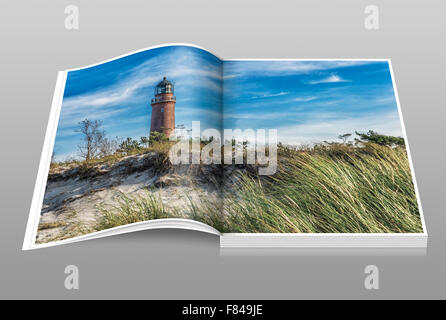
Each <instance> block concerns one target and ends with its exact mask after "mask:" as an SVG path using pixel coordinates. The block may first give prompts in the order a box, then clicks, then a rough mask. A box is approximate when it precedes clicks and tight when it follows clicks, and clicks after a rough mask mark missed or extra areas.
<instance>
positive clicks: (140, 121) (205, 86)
mask: <svg viewBox="0 0 446 320" xmlns="http://www.w3.org/2000/svg"><path fill="white" fill-rule="evenodd" d="M164 76H166V77H167V79H168V80H171V81H172V82H174V84H175V96H176V98H177V103H176V106H175V115H176V119H175V122H176V125H179V124H184V125H185V126H186V127H189V128H190V127H191V123H192V121H193V120H194V121H195V120H199V121H200V122H201V127H202V129H206V128H220V127H221V123H222V119H221V108H222V98H221V95H222V85H221V81H222V66H221V61H220V60H219V59H217V58H216V57H215V56H213V55H212V54H210V53H208V52H206V51H204V50H201V49H198V48H194V47H187V46H174V47H161V48H157V49H153V50H148V51H143V52H140V53H136V54H132V55H129V56H126V57H123V58H120V59H117V60H114V61H111V62H108V63H105V64H101V65H98V66H95V67H91V68H86V69H82V70H77V71H70V72H69V73H68V76H67V82H66V88H65V93H64V98H63V102H62V108H61V114H60V118H59V125H58V129H57V135H56V141H55V145H54V152H55V156H56V160H58V161H61V160H65V159H68V158H75V157H77V152H78V147H77V146H78V144H79V143H80V141H81V139H82V136H81V134H80V133H79V132H77V128H78V123H79V122H80V121H82V120H84V119H86V118H88V119H91V120H95V119H97V120H102V121H103V127H102V128H103V129H104V130H105V131H106V133H107V136H108V137H110V138H115V137H117V136H118V137H121V138H126V137H132V138H139V137H141V136H147V135H148V134H149V132H150V118H151V106H150V101H151V99H152V98H153V91H154V87H155V86H156V84H157V83H158V82H160V81H161V80H162V78H163V77H164Z"/></svg>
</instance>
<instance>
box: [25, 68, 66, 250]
mask: <svg viewBox="0 0 446 320" xmlns="http://www.w3.org/2000/svg"><path fill="white" fill-rule="evenodd" d="M66 80H67V72H65V71H60V72H58V74H57V81H56V88H55V89H54V95H53V103H52V105H51V110H50V116H49V120H48V125H47V128H46V134H45V140H44V142H43V149H42V154H41V156H40V163H39V171H38V173H37V179H36V184H35V186H34V194H33V199H32V202H31V208H30V212H29V217H28V223H27V225H26V233H25V239H24V240H23V246H22V250H27V249H31V247H32V246H33V245H34V242H35V239H36V234H37V228H38V225H39V220H40V211H41V210H42V204H43V197H44V195H45V187H46V182H47V179H48V171H49V169H50V163H51V153H52V151H53V146H54V141H55V140H56V132H57V124H58V122H59V115H60V109H61V106H62V100H63V95H64V91H65V82H66Z"/></svg>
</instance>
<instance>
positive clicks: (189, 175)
mask: <svg viewBox="0 0 446 320" xmlns="http://www.w3.org/2000/svg"><path fill="white" fill-rule="evenodd" d="M221 66H222V64H221V61H220V60H219V59H218V58H217V57H215V56H214V55H212V54H211V53H209V52H207V51H205V50H203V49H201V48H198V47H194V46H186V45H171V46H162V47H157V48H153V49H147V50H142V51H139V52H137V53H132V54H129V55H125V56H123V57H119V58H116V59H112V60H110V61H106V62H103V63H99V64H96V65H93V66H90V67H86V68H81V69H74V70H69V71H68V72H66V73H64V74H65V77H66V81H65V86H64V88H62V94H63V97H61V103H60V105H59V106H58V112H60V114H59V116H58V119H57V117H56V116H55V115H54V114H52V116H53V117H54V118H55V119H56V121H55V125H56V126H57V130H56V134H55V139H54V138H53V139H54V141H51V142H50V143H49V144H48V145H54V146H53V148H52V150H51V151H50V150H44V153H45V152H50V153H51V159H48V164H47V165H46V164H45V165H43V167H44V168H46V169H45V170H47V172H45V174H44V176H45V178H44V179H43V178H42V179H41V180H39V181H38V183H37V185H38V187H36V188H42V190H45V192H44V196H43V202H42V203H41V204H40V205H38V206H37V207H38V209H36V211H37V212H32V213H31V214H36V215H38V224H37V225H36V227H35V230H33V232H35V239H34V243H33V244H35V245H45V244H52V243H57V242H60V241H63V240H70V239H77V238H79V237H85V236H86V235H96V234H97V233H98V234H104V232H105V231H106V230H107V234H108V233H109V232H108V231H109V230H114V228H121V229H120V230H123V229H122V226H125V225H131V224H136V223H140V222H143V221H150V220H157V219H175V220H172V221H173V223H169V224H167V225H168V226H178V225H181V220H178V219H188V220H194V221H198V222H203V223H206V222H208V221H211V220H212V219H213V218H212V214H211V215H204V214H203V213H204V212H205V211H206V212H208V211H209V210H212V212H213V213H214V215H215V216H218V214H217V213H219V212H220V207H221V192H220V183H221V165H219V164H215V165H214V164H212V163H211V164H210V165H206V166H202V165H201V164H200V162H198V163H195V162H193V154H192V149H193V148H198V150H199V151H200V149H201V145H200V140H199V138H200V137H201V136H202V135H203V138H204V139H208V140H209V141H212V140H213V134H214V133H215V132H219V131H221V124H222V120H221V111H222V100H221V97H222V92H221V91H222V85H221V81H222V67H221ZM56 104H57V103H56ZM56 109H57V108H56ZM50 126H51V124H50V125H49V126H48V130H51V128H50ZM215 138H216V141H218V139H217V138H218V137H215ZM50 139H51V138H50ZM194 139H195V140H194ZM192 141H193V143H192ZM47 148H48V146H47ZM170 153H172V154H170ZM175 161H177V162H178V161H179V163H174V162H175ZM45 182H46V184H45ZM172 221H171V222H172ZM210 225H212V223H210ZM157 226H159V224H157ZM187 228H191V227H190V225H189V224H187ZM125 230H127V229H125ZM24 247H25V246H24Z"/></svg>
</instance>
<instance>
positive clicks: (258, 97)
mask: <svg viewBox="0 0 446 320" xmlns="http://www.w3.org/2000/svg"><path fill="white" fill-rule="evenodd" d="M289 94H290V92H278V93H267V94H263V95H261V96H254V97H252V98H253V99H262V98H272V97H280V96H286V95H289Z"/></svg>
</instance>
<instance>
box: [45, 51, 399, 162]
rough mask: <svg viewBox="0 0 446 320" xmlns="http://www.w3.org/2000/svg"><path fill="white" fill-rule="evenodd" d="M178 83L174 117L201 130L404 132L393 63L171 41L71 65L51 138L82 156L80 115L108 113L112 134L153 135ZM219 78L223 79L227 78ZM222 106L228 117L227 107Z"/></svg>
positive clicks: (68, 154) (59, 149)
mask: <svg viewBox="0 0 446 320" xmlns="http://www.w3.org/2000/svg"><path fill="white" fill-rule="evenodd" d="M164 76H166V77H167V79H169V80H171V81H173V82H174V84H175V96H176V98H177V103H176V107H175V116H176V124H177V125H178V124H184V125H185V126H186V127H187V128H190V127H191V126H192V121H200V122H201V130H204V129H206V128H216V129H222V128H221V127H222V124H223V126H224V128H231V129H235V128H240V129H247V128H252V129H260V128H261V129H277V130H278V138H279V141H282V142H284V143H292V144H311V143H316V142H320V141H324V140H329V141H333V140H337V136H338V135H339V134H343V133H354V131H355V130H356V131H368V130H375V131H378V132H379V133H383V134H390V135H397V136H402V131H401V125H400V121H399V116H398V109H397V105H396V100H395V95H394V92H393V87H392V80H391V75H390V70H389V66H388V63H387V62H371V61H286V60H282V61H225V62H224V63H223V64H222V62H221V61H220V60H219V59H218V58H216V57H215V56H213V55H212V54H210V53H208V52H206V51H204V50H201V49H198V48H194V47H188V46H170V47H161V48H157V49H153V50H148V51H143V52H140V53H136V54H132V55H129V56H126V57H123V58H120V59H117V60H113V61H111V62H107V63H104V64H101V65H98V66H94V67H90V68H86V69H81V70H77V71H70V72H69V73H68V77H67V82H66V88H65V93H64V99H63V102H62V109H61V114H60V118H59V126H58V129H57V136H56V141H55V146H54V152H55V155H56V160H58V161H60V160H65V159H68V158H73V157H76V156H77V151H78V148H77V146H78V144H79V143H80V141H81V138H82V136H81V135H80V133H79V132H77V128H78V122H80V121H82V120H84V119H85V118H88V119H92V120H94V119H98V120H102V121H103V129H104V130H105V131H106V133H107V135H108V136H109V137H110V138H114V137H121V138H126V137H133V138H139V137H140V136H144V135H148V133H149V131H150V118H151V106H150V100H151V99H152V98H153V90H154V87H155V85H156V84H157V83H158V82H159V81H161V79H162V78H163V77H164ZM222 81H223V82H224V85H222ZM222 110H224V116H223V119H222V117H221V111H222Z"/></svg>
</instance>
